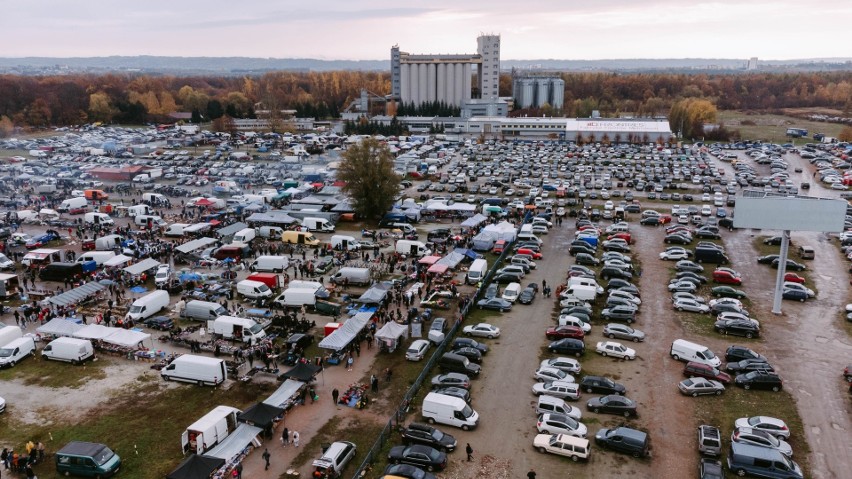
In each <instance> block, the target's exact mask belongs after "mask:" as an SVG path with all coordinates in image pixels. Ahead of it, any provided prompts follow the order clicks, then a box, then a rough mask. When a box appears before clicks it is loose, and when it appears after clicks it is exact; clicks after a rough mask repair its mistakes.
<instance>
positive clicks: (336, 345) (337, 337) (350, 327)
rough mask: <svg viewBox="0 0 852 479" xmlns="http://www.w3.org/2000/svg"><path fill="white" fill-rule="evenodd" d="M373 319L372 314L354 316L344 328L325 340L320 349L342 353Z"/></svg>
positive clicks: (340, 328) (347, 321)
mask: <svg viewBox="0 0 852 479" xmlns="http://www.w3.org/2000/svg"><path fill="white" fill-rule="evenodd" d="M372 317H373V313H372V312H364V313H358V314H356V315H355V316H352V317H351V318H349V319H348V320H346V322H345V323H343V326H341V327H339V328H337V329H336V330H334V332H332V333H331V334H329V335H328V336H326V337H325V338H323V340H322V341H320V343H319V347H321V348H323V349H334V350H335V351H340V350H341V349H343V348H345V347H346V345H347V344H349V343H350V342H352V340H353V339H355V337H356V336H357V335H358V333H359V332H361V330H362V329H364V326H366V325H367V323H368V322H369V321H370V318H372Z"/></svg>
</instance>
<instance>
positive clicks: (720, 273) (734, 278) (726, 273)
mask: <svg viewBox="0 0 852 479" xmlns="http://www.w3.org/2000/svg"><path fill="white" fill-rule="evenodd" d="M713 282H714V283H722V284H733V285H737V286H739V285H741V284H742V283H743V280H742V278H741V277H740V275H739V273H737V272H736V271H733V270H731V269H728V268H718V269H716V270H715V271H713Z"/></svg>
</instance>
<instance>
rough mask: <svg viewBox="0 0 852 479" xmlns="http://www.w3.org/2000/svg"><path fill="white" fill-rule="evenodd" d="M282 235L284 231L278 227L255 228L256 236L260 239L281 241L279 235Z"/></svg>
mask: <svg viewBox="0 0 852 479" xmlns="http://www.w3.org/2000/svg"><path fill="white" fill-rule="evenodd" d="M283 233H284V230H283V229H281V228H279V227H278V226H261V227H260V228H257V235H258V236H260V237H261V238H268V239H273V240H277V239H281V235H282V234H283Z"/></svg>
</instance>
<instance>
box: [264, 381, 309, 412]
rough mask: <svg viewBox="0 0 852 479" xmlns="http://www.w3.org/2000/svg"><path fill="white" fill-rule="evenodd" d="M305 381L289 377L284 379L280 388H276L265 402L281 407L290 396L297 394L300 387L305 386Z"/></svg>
mask: <svg viewBox="0 0 852 479" xmlns="http://www.w3.org/2000/svg"><path fill="white" fill-rule="evenodd" d="M304 385H305V383H303V382H302V381H296V380H295V379H288V380H286V381H284V384H282V385H281V386H280V387H279V388H278V389H276V390H275V392H274V393H272V394H270V395H269V397H268V398H266V399H265V400H264V401H263V402H264V403H266V404H269V405H270V406H278V407H281V406H282V405H284V404H285V403H286V402H287V401H289V400H290V398H292V397H293V395H294V394H296V393H297V392H298V391H299V389H300V388H301V387H302V386H304Z"/></svg>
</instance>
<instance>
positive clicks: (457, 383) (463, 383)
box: [432, 373, 470, 389]
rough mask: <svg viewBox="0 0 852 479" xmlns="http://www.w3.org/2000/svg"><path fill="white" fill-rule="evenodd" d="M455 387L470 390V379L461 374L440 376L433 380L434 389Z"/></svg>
mask: <svg viewBox="0 0 852 479" xmlns="http://www.w3.org/2000/svg"><path fill="white" fill-rule="evenodd" d="M445 386H454V387H457V388H464V389H470V378H469V377H467V375H465V374H461V373H446V374H439V375H437V376H435V377H433V378H432V387H433V388H434V387H445Z"/></svg>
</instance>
